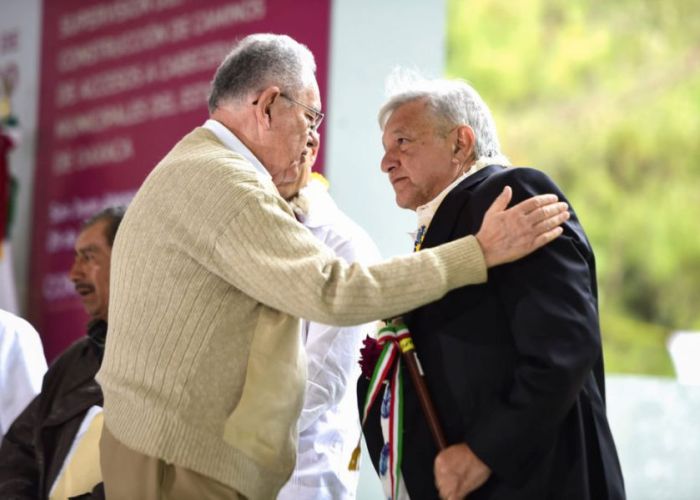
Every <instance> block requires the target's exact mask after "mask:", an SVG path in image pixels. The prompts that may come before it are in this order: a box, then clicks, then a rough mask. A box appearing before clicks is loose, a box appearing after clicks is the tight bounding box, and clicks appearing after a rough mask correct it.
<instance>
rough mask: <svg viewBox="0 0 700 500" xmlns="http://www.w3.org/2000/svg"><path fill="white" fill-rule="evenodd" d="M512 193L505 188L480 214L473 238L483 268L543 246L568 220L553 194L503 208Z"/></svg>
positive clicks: (567, 213)
mask: <svg viewBox="0 0 700 500" xmlns="http://www.w3.org/2000/svg"><path fill="white" fill-rule="evenodd" d="M512 197H513V191H512V189H511V188H510V187H509V186H506V187H505V189H504V190H503V192H502V193H501V194H500V195H498V197H497V198H496V199H495V200H494V202H493V203H492V204H491V206H490V207H489V209H488V210H487V211H486V213H485V214H484V220H483V222H482V224H481V228H480V229H479V232H478V233H476V239H477V240H478V241H479V245H481V250H482V252H484V259H485V260H486V266H487V267H494V266H497V265H499V264H505V263H507V262H513V261H515V260H518V259H520V258H522V257H525V256H526V255H528V254H530V253H532V252H534V251H535V250H537V249H538V248H540V247H542V246H544V245H546V244H547V243H549V242H550V241H552V240H553V239H555V238H556V237H557V236H559V235H560V234H561V233H562V231H563V229H562V228H561V224H563V223H564V222H566V221H567V220H568V219H569V216H570V214H569V211H568V210H567V209H568V205H567V204H566V203H563V202H558V201H557V197H556V195H553V194H542V195H538V196H533V197H532V198H528V199H527V200H525V201H521V202H520V203H518V204H517V205H515V206H513V207H511V208H506V207H507V206H508V203H509V202H510V200H511V198H512Z"/></svg>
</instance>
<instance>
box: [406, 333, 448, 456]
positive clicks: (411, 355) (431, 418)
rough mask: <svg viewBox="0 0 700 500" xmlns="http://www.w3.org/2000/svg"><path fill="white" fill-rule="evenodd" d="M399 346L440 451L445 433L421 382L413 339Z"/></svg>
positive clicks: (443, 446)
mask: <svg viewBox="0 0 700 500" xmlns="http://www.w3.org/2000/svg"><path fill="white" fill-rule="evenodd" d="M399 345H400V347H401V356H402V357H403V360H404V362H405V363H406V367H407V368H408V373H409V375H410V376H411V381H412V382H413V386H414V387H415V389H416V394H418V401H420V406H421V408H422V409H423V414H424V415H425V419H426V420H427V422H428V428H429V429H430V433H431V434H432V435H433V440H434V441H435V446H437V449H438V451H442V450H444V449H445V448H447V440H446V439H445V433H444V432H443V431H442V426H441V425H440V421H439V420H438V416H437V412H436V411H435V406H434V405H433V400H432V399H431V398H430V393H429V392H428V386H427V385H425V380H423V371H422V370H421V367H420V362H419V361H418V354H417V353H416V347H415V345H414V344H413V339H412V338H411V337H405V338H403V339H401V340H400V341H399Z"/></svg>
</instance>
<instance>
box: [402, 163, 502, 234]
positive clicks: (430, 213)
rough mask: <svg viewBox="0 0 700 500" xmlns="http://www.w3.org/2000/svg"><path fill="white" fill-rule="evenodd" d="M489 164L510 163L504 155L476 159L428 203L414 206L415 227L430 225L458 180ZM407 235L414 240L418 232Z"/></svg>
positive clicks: (460, 180) (457, 183)
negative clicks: (416, 220)
mask: <svg viewBox="0 0 700 500" xmlns="http://www.w3.org/2000/svg"><path fill="white" fill-rule="evenodd" d="M489 165H505V166H508V165H510V162H509V161H508V159H507V158H506V157H505V156H501V155H499V156H495V157H486V156H482V157H480V158H479V159H478V160H476V161H475V162H474V163H473V164H472V166H471V168H470V169H469V170H467V171H466V172H465V173H463V174H462V175H460V176H459V177H458V178H457V179H455V180H454V182H452V184H450V185H449V186H447V187H446V188H445V189H443V190H442V191H441V192H440V194H438V195H437V196H436V197H435V198H433V199H432V200H430V201H429V202H428V203H426V204H425V205H421V206H420V207H418V208H416V217H417V218H418V225H417V227H418V228H420V227H421V226H425V227H426V228H428V227H429V226H430V223H431V222H432V220H433V217H434V216H435V212H437V209H438V208H439V207H440V204H441V203H442V200H444V199H445V197H446V196H447V195H448V194H449V193H450V191H452V190H453V189H454V188H456V187H457V186H458V185H459V183H460V182H462V181H463V180H464V179H466V178H467V177H469V176H470V175H472V174H473V173H474V172H477V171H479V170H481V169H482V168H484V167H487V166H489ZM408 234H409V236H410V237H411V240H413V241H415V239H416V235H417V234H418V231H417V230H416V231H412V232H410V233H408Z"/></svg>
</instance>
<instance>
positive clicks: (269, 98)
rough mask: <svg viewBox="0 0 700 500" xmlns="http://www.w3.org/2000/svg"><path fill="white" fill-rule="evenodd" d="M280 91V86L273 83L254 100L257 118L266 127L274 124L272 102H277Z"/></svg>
mask: <svg viewBox="0 0 700 500" xmlns="http://www.w3.org/2000/svg"><path fill="white" fill-rule="evenodd" d="M280 93H281V91H280V89H279V87H277V86H274V85H273V86H271V87H267V88H266V89H265V90H263V91H262V92H261V93H260V95H259V96H258V98H257V99H256V100H255V101H254V102H253V104H254V105H255V118H256V119H257V121H258V124H260V125H262V126H263V127H265V128H268V129H269V128H270V127H271V126H272V111H271V108H272V103H274V102H275V99H277V98H278V97H279V95H280Z"/></svg>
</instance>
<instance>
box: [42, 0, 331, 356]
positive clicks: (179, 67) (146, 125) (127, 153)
mask: <svg viewBox="0 0 700 500" xmlns="http://www.w3.org/2000/svg"><path fill="white" fill-rule="evenodd" d="M43 9H44V14H43V16H44V22H43V33H42V34H43V39H42V58H41V71H40V74H41V92H40V103H39V106H40V107H39V148H38V153H37V166H36V174H35V179H36V180H35V198H34V217H33V219H34V224H35V225H34V232H33V239H32V270H31V283H30V317H31V320H32V321H33V323H34V324H35V326H36V327H37V329H38V330H39V332H40V333H41V334H42V337H43V342H44V349H45V351H46V356H47V358H48V359H49V360H51V359H53V358H54V357H55V356H56V355H57V354H59V353H60V352H61V351H62V350H64V349H65V348H66V347H67V346H68V345H69V344H70V343H71V342H73V341H74V340H75V339H77V338H78V337H80V336H82V335H84V334H85V326H86V324H87V320H88V318H87V316H86V314H85V312H84V311H83V308H82V304H81V302H80V300H79V298H78V295H77V294H76V293H75V291H74V290H73V285H72V283H71V282H70V280H69V279H68V275H67V273H68V271H69V269H70V266H71V263H72V260H73V244H74V242H75V238H76V235H77V232H78V228H79V226H80V223H81V222H82V221H83V220H84V219H85V218H87V217H89V216H90V215H92V214H94V213H95V212H97V211H98V210H100V209H101V208H103V207H104V206H106V205H111V204H126V203H128V202H129V200H130V199H131V197H132V196H133V195H134V193H135V192H136V190H137V189H138V187H139V186H140V184H141V182H142V181H143V180H144V178H145V177H146V175H147V174H148V173H149V172H150V170H151V169H152V168H153V167H154V166H155V164H156V163H157V162H158V161H159V160H160V158H161V157H162V156H163V155H164V154H165V153H167V151H168V150H169V149H170V148H171V147H172V146H173V145H174V144H175V142H177V140H179V138H180V137H181V136H182V135H184V134H185V133H187V132H188V131H189V130H191V129H192V128H193V127H195V126H197V125H199V124H202V123H203V122H204V120H206V118H207V107H206V98H207V95H208V91H209V82H210V81H211V78H212V76H213V73H214V71H215V69H216V67H217V66H218V64H219V62H220V61H221V60H222V58H223V57H224V55H225V54H226V53H227V52H228V51H229V50H230V49H231V46H232V43H233V42H234V41H235V40H236V39H238V38H241V37H242V36H245V35H247V34H250V33H255V32H272V33H285V34H288V35H290V36H292V37H293V38H295V39H296V40H298V41H300V42H302V43H304V44H306V45H307V46H308V47H309V48H310V49H311V51H312V52H313V53H314V55H315V56H316V62H317V65H318V81H319V85H320V88H321V96H322V98H324V97H325V95H326V80H327V74H328V46H329V34H330V33H329V30H330V0H307V1H305V2H303V3H302V2H295V1H293V0H239V1H232V0H208V1H206V2H202V1H197V0H122V1H91V2H85V1H83V0H61V1H60V2H57V1H50V0H47V1H45V2H44V7H43ZM323 101H324V102H326V99H325V98H324V99H323ZM144 333H145V334H147V332H144Z"/></svg>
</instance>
